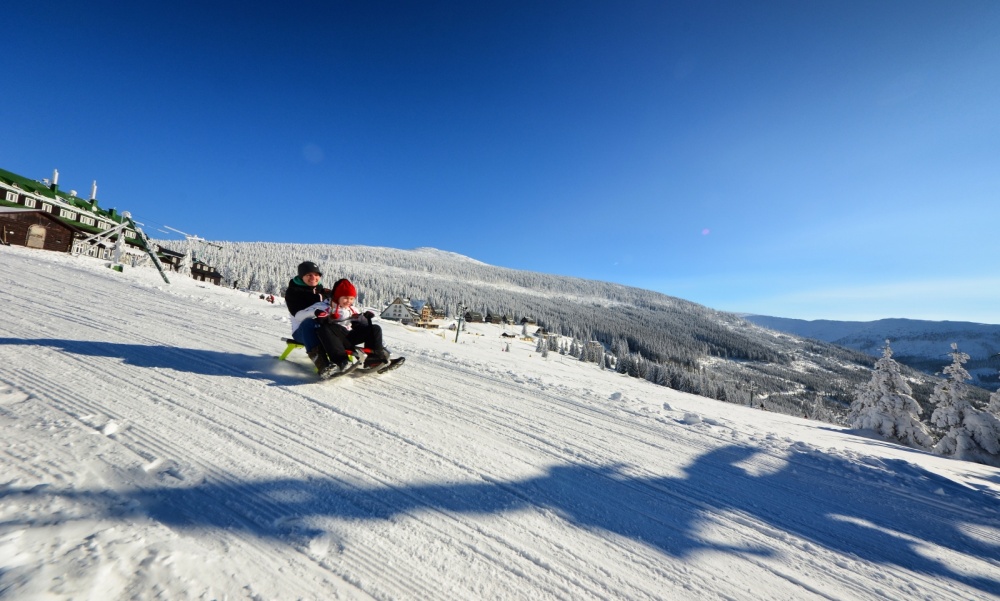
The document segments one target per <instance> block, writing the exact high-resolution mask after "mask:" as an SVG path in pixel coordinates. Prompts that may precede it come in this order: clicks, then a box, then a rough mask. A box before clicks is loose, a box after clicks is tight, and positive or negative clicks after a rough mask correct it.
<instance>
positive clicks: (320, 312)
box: [313, 309, 330, 319]
mask: <svg viewBox="0 0 1000 601" xmlns="http://www.w3.org/2000/svg"><path fill="white" fill-rule="evenodd" d="M313 313H314V314H315V315H316V319H326V318H327V317H329V316H330V312H329V311H327V310H326V309H316V311H314V312H313Z"/></svg>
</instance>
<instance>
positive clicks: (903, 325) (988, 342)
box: [743, 315, 1000, 390]
mask: <svg viewBox="0 0 1000 601" xmlns="http://www.w3.org/2000/svg"><path fill="white" fill-rule="evenodd" d="M743 318H744V319H746V320H747V321H750V322H753V323H755V324H757V325H759V326H763V327H765V328H768V329H771V330H777V331H779V332H786V333H789V334H794V335H795V336H801V337H803V338H812V339H815V340H822V341H823V342H830V343H832V344H836V345H839V346H843V347H847V348H850V349H854V350H859V351H861V352H863V353H867V354H869V355H872V356H875V357H878V356H881V355H882V347H883V346H885V341H886V339H888V340H889V344H890V346H891V347H892V351H893V358H894V359H896V360H897V361H899V362H900V363H903V364H905V365H909V366H910V367H912V368H914V369H918V370H920V371H923V372H925V373H929V374H936V373H939V372H940V371H941V369H942V368H943V367H944V366H945V365H947V364H948V363H950V362H951V359H950V357H948V353H949V352H951V343H953V342H954V343H957V344H958V350H960V351H962V352H964V353H967V354H968V355H969V357H970V359H969V362H968V363H966V364H965V367H966V369H968V370H969V374H970V375H972V377H973V380H974V381H973V382H972V383H973V384H975V385H977V386H981V387H983V388H986V389H989V390H997V388H998V387H1000V378H998V374H1000V372H998V369H1000V356H996V355H997V353H1000V325H992V324H984V323H972V322H966V321H924V320H919V319H880V320H877V321H834V320H828V319H818V320H815V321H806V320H803V319H788V318H784V317H770V316H767V315H744V316H743Z"/></svg>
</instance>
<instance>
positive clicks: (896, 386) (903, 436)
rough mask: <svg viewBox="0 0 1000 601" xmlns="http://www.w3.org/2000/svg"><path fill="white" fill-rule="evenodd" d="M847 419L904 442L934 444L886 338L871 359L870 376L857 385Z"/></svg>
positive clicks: (853, 424) (866, 428)
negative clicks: (869, 378) (878, 354)
mask: <svg viewBox="0 0 1000 601" xmlns="http://www.w3.org/2000/svg"><path fill="white" fill-rule="evenodd" d="M847 419H848V423H849V424H850V425H851V427H852V428H857V429H860V430H873V431H875V432H876V433H878V434H879V435H881V436H884V437H886V438H890V439H893V440H897V441H899V442H901V443H903V444H906V445H910V446H914V447H925V448H926V447H930V446H931V445H932V444H934V440H933V439H932V438H931V435H930V433H929V432H928V431H927V427H926V426H925V425H924V424H923V423H922V422H921V421H920V405H919V404H918V403H917V401H916V399H914V398H913V390H912V389H911V388H910V385H909V384H907V382H906V380H904V379H903V376H902V374H900V371H899V363H897V362H896V361H895V360H894V359H893V358H892V348H891V347H890V346H889V341H888V340H886V341H885V348H884V349H882V358H881V359H879V360H878V361H876V362H875V371H874V372H872V378H871V380H870V381H869V382H868V383H867V384H865V385H864V386H862V387H860V388H859V389H858V394H857V397H855V399H854V402H853V403H851V409H850V412H849V413H848V414H847Z"/></svg>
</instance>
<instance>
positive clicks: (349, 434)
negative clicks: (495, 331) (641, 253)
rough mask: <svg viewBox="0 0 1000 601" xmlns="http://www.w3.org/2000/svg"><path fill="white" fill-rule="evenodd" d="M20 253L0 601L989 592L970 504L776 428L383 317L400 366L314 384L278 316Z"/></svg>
mask: <svg viewBox="0 0 1000 601" xmlns="http://www.w3.org/2000/svg"><path fill="white" fill-rule="evenodd" d="M34 256H35V254H34V253H31V252H26V251H18V253H17V254H15V255H14V259H15V260H14V261H12V262H9V263H5V262H4V261H6V260H7V259H8V257H7V256H4V257H3V258H2V260H0V281H4V282H6V283H13V282H17V285H11V286H8V287H5V289H4V290H0V310H2V311H3V313H4V319H3V320H0V362H2V363H0V366H2V367H0V422H2V423H3V424H4V428H5V431H10V432H17V433H18V436H17V437H16V438H15V439H14V440H15V441H16V442H15V444H13V445H8V447H7V448H6V449H5V451H4V455H3V456H4V457H5V459H4V460H3V461H4V463H3V464H4V465H5V466H11V469H12V471H11V473H10V474H9V475H5V476H4V477H2V478H0V499H3V501H2V502H0V503H2V504H0V508H4V507H6V509H3V513H2V514H0V597H2V596H3V595H4V591H7V590H10V591H15V594H16V591H25V590H28V588H30V587H31V586H34V587H36V589H37V590H40V591H45V592H46V593H47V594H48V595H51V597H52V598H72V597H73V594H72V592H73V590H76V592H77V593H79V591H80V590H91V591H102V592H103V593H105V595H107V594H108V593H110V592H114V591H118V592H117V594H115V595H110V596H104V597H100V598H150V597H155V596H157V594H161V595H162V596H167V597H171V598H200V597H214V598H243V597H251V598H262V599H272V598H274V599H279V598H280V599H284V598H305V599H322V598H335V597H342V598H375V599H411V598H412V599H471V598H496V599H508V598H509V599H520V598H531V599H546V598H551V599H582V598H588V599H625V598H627V599H663V598H671V599H674V598H678V599H679V598H684V599H707V598H709V599H710V598H717V599H745V598H753V599H801V598H815V599H824V598H826V599H841V598H854V599H883V598H898V597H900V596H906V597H911V596H912V597H915V598H926V599H964V598H984V599H985V598H994V596H993V595H995V594H996V593H997V590H998V578H997V576H996V574H997V573H1000V561H998V555H1000V552H998V549H1000V540H998V539H1000V519H998V517H997V512H996V511H995V507H994V508H984V507H983V506H982V505H981V504H979V505H977V504H976V503H975V501H976V499H975V498H974V497H972V496H970V494H971V493H970V492H969V490H970V489H969V488H967V487H965V486H963V485H960V484H958V483H956V482H954V481H952V480H948V479H946V478H943V477H942V478H936V477H934V474H931V473H930V472H927V471H926V470H923V469H920V468H916V467H914V466H913V465H910V464H907V463H904V462H903V461H901V460H897V459H892V458H878V457H873V456H866V455H860V454H856V453H855V452H854V451H844V450H837V449H832V448H820V447H816V446H813V445H810V444H805V443H802V442H795V441H794V439H793V438H791V437H790V436H788V435H786V434H773V433H771V432H769V430H770V429H771V428H772V427H773V428H774V429H776V430H778V431H782V428H785V427H787V428H789V430H788V431H790V432H791V431H797V430H792V429H791V428H793V426H792V425H787V424H793V422H794V418H787V417H785V416H770V415H766V416H762V415H761V413H760V412H756V411H752V410H749V409H746V408H741V407H736V406H731V405H727V406H723V405H720V404H717V403H713V402H709V401H705V400H704V399H700V398H698V397H692V396H690V395H684V394H681V393H676V392H674V391H669V390H667V389H664V388H659V387H653V386H652V385H649V384H646V383H644V382H639V381H636V380H634V379H629V378H626V377H623V376H616V375H613V374H609V373H607V372H601V371H600V370H598V369H596V368H595V367H594V366H590V365H581V364H578V363H577V362H575V361H572V360H569V359H567V358H562V357H560V356H558V355H555V356H554V357H552V358H550V359H548V360H545V361H544V362H543V361H542V360H541V359H540V358H539V357H537V354H536V356H535V357H534V358H532V359H525V358H519V357H514V356H513V355H514V354H515V353H499V354H500V358H496V354H495V353H492V354H491V353H490V352H487V347H489V345H490V344H491V342H490V341H489V340H488V339H486V338H485V337H480V338H478V339H477V338H475V337H471V335H468V337H467V338H466V339H465V340H463V343H462V344H459V345H455V344H454V343H453V342H451V341H450V340H445V339H443V338H442V337H439V336H436V335H433V334H431V333H428V332H425V331H411V330H409V329H406V328H403V327H400V326H396V325H394V324H389V323H383V327H384V328H385V330H386V339H387V342H388V344H389V346H390V347H392V348H393V349H394V351H396V353H397V354H401V355H407V356H408V358H409V359H408V361H407V364H406V365H405V366H404V367H403V368H402V369H400V370H398V371H396V372H392V373H390V374H387V375H386V376H368V377H365V378H363V379H360V378H359V379H353V378H349V377H348V378H344V379H343V380H342V381H341V380H338V381H334V382H327V383H317V382H314V381H313V376H312V375H311V374H310V373H309V369H308V368H307V367H306V366H305V363H306V362H307V359H305V357H304V354H303V353H301V351H297V352H296V353H295V354H293V355H292V357H290V361H289V362H287V363H279V362H277V361H276V360H275V359H274V357H273V356H272V355H276V354H277V353H278V352H280V350H281V348H280V347H281V344H280V341H279V340H278V338H279V337H280V336H282V335H285V334H286V333H287V328H288V321H287V315H286V314H285V313H284V309H283V307H280V306H279V307H275V306H271V305H266V304H263V303H262V302H261V301H256V302H254V300H253V299H249V300H248V299H247V298H246V297H245V296H240V295H239V294H238V293H236V292H233V291H226V290H221V289H217V288H213V287H210V286H209V287H207V288H206V287H205V286H203V285H196V284H195V283H193V282H187V281H185V282H176V283H175V284H173V285H171V286H165V285H163V283H162V282H160V283H157V282H156V280H155V278H150V277H146V278H145V279H144V278H143V277H138V276H137V275H135V274H139V272H141V270H132V272H131V273H126V274H125V276H123V275H122V274H117V273H115V272H112V271H110V270H106V269H102V268H100V267H97V268H93V267H91V265H93V264H94V263H95V262H92V261H91V262H90V263H87V262H86V260H85V259H79V260H75V261H74V260H71V259H65V258H64V259H61V260H59V261H54V262H47V261H45V260H38V261H35V260H34V258H33V257H34ZM130 275H131V276H132V277H131V278H129V277H128V276H130ZM139 275H142V274H139ZM153 275H154V276H155V272H153ZM15 276H16V277H15ZM155 277H158V276H155ZM177 277H179V276H175V279H177ZM50 278H51V279H50ZM53 283H57V284H58V286H56V287H57V288H58V289H60V290H63V291H65V296H64V298H67V299H71V301H68V302H61V301H60V302H53V303H39V302H38V299H39V295H38V291H39V290H42V289H46V290H47V289H51V288H52V284H53ZM69 305H71V306H72V307H74V308H77V309H79V308H80V307H85V308H86V310H71V309H70V306H69ZM492 348H496V349H498V348H499V347H496V346H494V347H492ZM516 351H517V352H520V353H521V355H520V357H523V356H524V355H525V354H526V353H527V352H528V351H527V347H526V346H524V348H522V347H517V348H516ZM295 363H298V365H296V364H295ZM644 399H655V400H644ZM666 401H669V403H667V402H666ZM671 405H676V406H677V407H678V409H676V410H675V409H673V408H671ZM701 409H703V410H704V411H703V413H710V412H714V413H712V415H713V416H712V417H708V416H705V417H704V419H688V418H687V414H689V413H691V412H692V411H694V412H700V411H699V410H701ZM767 420H772V421H767ZM795 423H799V422H795ZM782 424H786V426H782ZM794 427H796V428H806V427H809V428H813V431H814V432H815V433H816V434H822V433H823V432H824V431H829V432H833V431H834V428H832V427H831V428H825V429H821V430H816V428H815V426H814V425H798V426H794ZM9 428H13V429H9ZM31 433H34V435H33V436H32V435H31ZM829 435H830V436H833V435H834V434H833V433H831V434H829ZM800 440H801V439H800ZM992 474H993V475H992V476H988V477H993V478H996V474H995V473H992ZM995 481H996V480H995ZM5 483H6V484H5ZM942 491H943V494H942ZM987 492H988V493H991V494H995V490H990V491H985V492H983V493H982V494H987ZM995 498H996V497H995V496H994V497H993V499H994V500H995ZM17 499H24V500H23V501H17ZM864 507H869V508H870V511H868V512H867V513H866V514H862V513H860V511H859V508H864ZM957 523H961V525H962V527H961V529H959V528H956V524H957ZM959 530H961V531H960V532H959ZM32 533H35V535H33V534H32ZM43 533H55V534H57V535H58V536H56V537H54V538H53V539H52V540H55V541H56V542H51V541H49V538H52V537H46V536H43ZM74 536H75V537H76V538H74ZM80 541H84V542H83V543H81V542H80ZM87 541H89V542H87ZM927 541H929V542H927ZM12 549H13V550H17V549H20V554H18V553H16V552H14V551H12ZM25 555H26V556H27V559H25V557H24V556H25ZM133 556H134V557H135V558H133ZM32 559H34V564H32ZM130 562H131V563H130ZM220 574H221V575H222V576H220ZM264 575H266V576H264ZM59 579H62V580H64V581H65V582H64V583H63V584H61V585H58V586H57V585H52V586H50V587H48V588H46V586H45V585H46V583H47V582H48V581H58V580H59ZM171 583H179V584H171ZM74 584H75V585H76V587H77V589H72V585H74ZM59 586H62V587H63V588H62V589H60V588H59ZM115 586H117V587H118V588H117V589H116V588H115ZM37 587H41V588H37ZM88 587H89V589H88ZM32 590H35V589H32ZM60 593H61V594H60ZM79 596H80V597H81V598H84V597H86V595H82V594H81V595H79ZM92 598H98V597H96V596H95V597H92Z"/></svg>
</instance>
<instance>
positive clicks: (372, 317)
mask: <svg viewBox="0 0 1000 601" xmlns="http://www.w3.org/2000/svg"><path fill="white" fill-rule="evenodd" d="M364 316H365V317H367V318H368V321H371V320H372V319H374V318H375V314H374V313H372V312H371V311H365V312H364Z"/></svg>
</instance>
